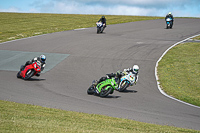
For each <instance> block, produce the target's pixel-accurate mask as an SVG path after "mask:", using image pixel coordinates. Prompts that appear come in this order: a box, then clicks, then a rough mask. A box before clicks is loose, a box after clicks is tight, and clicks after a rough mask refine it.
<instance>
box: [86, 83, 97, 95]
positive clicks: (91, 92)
mask: <svg viewBox="0 0 200 133" xmlns="http://www.w3.org/2000/svg"><path fill="white" fill-rule="evenodd" d="M94 93H95V92H94V87H93V85H91V86H90V87H89V88H88V90H87V94H88V95H93V94H94Z"/></svg>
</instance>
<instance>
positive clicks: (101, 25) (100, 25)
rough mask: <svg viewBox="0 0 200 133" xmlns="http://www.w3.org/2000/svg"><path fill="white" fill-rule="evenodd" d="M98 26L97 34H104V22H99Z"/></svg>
mask: <svg viewBox="0 0 200 133" xmlns="http://www.w3.org/2000/svg"><path fill="white" fill-rule="evenodd" d="M96 25H97V34H99V33H103V30H104V26H103V23H102V22H97V23H96Z"/></svg>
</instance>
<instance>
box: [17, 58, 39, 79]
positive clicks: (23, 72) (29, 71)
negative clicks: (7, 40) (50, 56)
mask: <svg viewBox="0 0 200 133" xmlns="http://www.w3.org/2000/svg"><path fill="white" fill-rule="evenodd" d="M39 72H41V63H40V62H34V63H33V64H30V65H27V66H26V67H25V68H24V66H23V65H22V66H21V68H20V71H19V72H18V73H17V78H22V79H24V80H28V79H30V78H31V77H33V76H34V75H36V74H37V73H39Z"/></svg>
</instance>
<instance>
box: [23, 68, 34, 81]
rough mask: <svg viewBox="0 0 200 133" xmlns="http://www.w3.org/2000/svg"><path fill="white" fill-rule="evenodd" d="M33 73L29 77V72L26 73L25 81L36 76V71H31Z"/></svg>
mask: <svg viewBox="0 0 200 133" xmlns="http://www.w3.org/2000/svg"><path fill="white" fill-rule="evenodd" d="M28 71H29V70H28ZM28 71H27V72H28ZM30 71H31V72H30V74H29V75H27V72H26V76H25V78H24V80H28V79H30V78H31V77H32V76H33V75H34V73H35V71H34V70H30Z"/></svg>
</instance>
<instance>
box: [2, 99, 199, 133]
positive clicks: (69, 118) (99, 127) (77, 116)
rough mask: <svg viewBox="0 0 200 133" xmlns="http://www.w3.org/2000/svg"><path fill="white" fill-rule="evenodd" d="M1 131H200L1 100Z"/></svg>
mask: <svg viewBox="0 0 200 133" xmlns="http://www.w3.org/2000/svg"><path fill="white" fill-rule="evenodd" d="M0 112H1V113H0V132H2V133H7V132H10V133H24V132H28V133H36V132H38V133H50V132H51V133H53V132H54V133H63V132H73V133H78V132H86V133H89V132H91V133H105V132H106V133H116V132H117V133H178V132H180V133H181V132H184V133H185V132H187V133H197V132H200V131H195V130H190V129H183V128H177V127H171V126H161V125H155V124H148V123H142V122H136V121H133V120H128V119H119V118H113V117H108V116H102V115H96V114H85V113H77V112H71V111H64V110H59V109H51V108H44V107H40V106H33V105H27V104H19V103H14V102H8V101H1V100H0Z"/></svg>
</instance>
